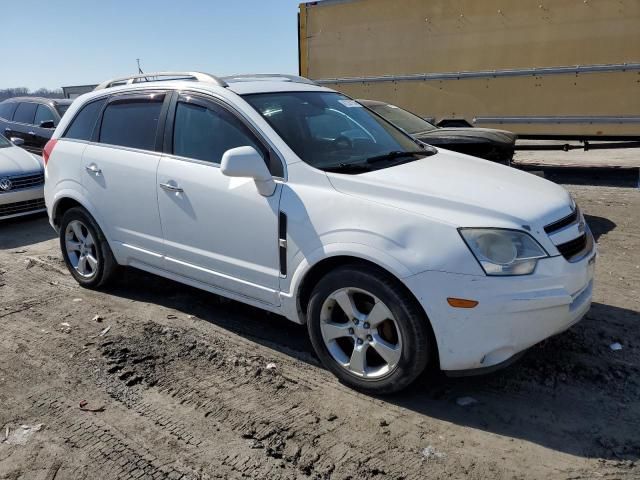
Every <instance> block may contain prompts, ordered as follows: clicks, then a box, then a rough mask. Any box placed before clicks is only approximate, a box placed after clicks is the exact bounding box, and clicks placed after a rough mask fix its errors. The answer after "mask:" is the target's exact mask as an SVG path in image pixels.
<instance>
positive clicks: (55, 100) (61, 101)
mask: <svg viewBox="0 0 640 480" xmlns="http://www.w3.org/2000/svg"><path fill="white" fill-rule="evenodd" d="M4 102H7V103H11V102H31V103H44V104H47V105H71V104H72V103H73V100H70V99H68V98H44V97H11V98H7V99H6V100H5V101H4ZM4 102H2V103H4Z"/></svg>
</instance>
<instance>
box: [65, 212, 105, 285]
mask: <svg viewBox="0 0 640 480" xmlns="http://www.w3.org/2000/svg"><path fill="white" fill-rule="evenodd" d="M60 249H61V250H62V257H63V258H64V263H65V264H66V265H67V268H68V269H69V272H71V275H72V276H73V278H75V279H76V281H77V282H78V283H79V284H80V285H81V286H83V287H85V288H91V289H95V288H100V287H103V286H105V285H107V284H108V283H109V282H110V281H111V280H112V279H113V277H114V276H115V273H116V269H117V263H116V261H115V259H114V257H113V253H112V252H111V247H109V243H108V242H107V239H106V238H105V236H104V234H103V233H102V230H100V227H99V226H98V224H97V223H96V221H95V220H94V219H93V218H92V217H91V215H89V213H88V212H87V211H86V210H85V209H84V208H82V207H74V208H70V209H69V210H67V211H66V212H65V213H64V215H63V216H62V220H61V221H60Z"/></svg>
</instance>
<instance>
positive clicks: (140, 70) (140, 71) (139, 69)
mask: <svg viewBox="0 0 640 480" xmlns="http://www.w3.org/2000/svg"><path fill="white" fill-rule="evenodd" d="M136 62H137V64H138V73H139V74H140V75H142V74H143V73H144V72H143V71H142V68H141V67H140V59H139V58H136Z"/></svg>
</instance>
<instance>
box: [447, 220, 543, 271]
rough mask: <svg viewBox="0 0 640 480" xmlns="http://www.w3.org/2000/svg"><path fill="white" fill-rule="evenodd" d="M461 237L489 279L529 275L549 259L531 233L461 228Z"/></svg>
mask: <svg viewBox="0 0 640 480" xmlns="http://www.w3.org/2000/svg"><path fill="white" fill-rule="evenodd" d="M459 231H460V235H462V238H463V239H464V241H465V243H466V244H467V246H468V247H469V250H471V253H473V256H474V257H476V260H478V263H479V264H480V266H481V267H482V269H483V270H484V272H485V273H486V274H487V275H528V274H530V273H533V271H534V270H535V269H536V264H537V263H538V259H540V258H544V257H548V256H549V255H548V254H547V252H545V251H544V249H543V248H542V247H541V246H540V244H539V243H538V242H536V241H535V240H534V238H533V237H532V236H531V235H529V234H528V233H525V232H521V231H519V230H504V229H498V228H461V229H460V230H459Z"/></svg>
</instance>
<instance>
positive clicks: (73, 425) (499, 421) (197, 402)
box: [0, 186, 640, 480]
mask: <svg viewBox="0 0 640 480" xmlns="http://www.w3.org/2000/svg"><path fill="white" fill-rule="evenodd" d="M568 188H569V189H570V190H571V191H572V192H573V193H574V194H575V196H576V198H577V200H578V202H579V203H580V205H581V207H582V209H583V211H584V212H585V213H586V214H587V215H588V217H587V219H588V222H589V224H590V225H591V227H592V229H593V230H594V232H595V234H596V236H597V238H598V245H599V251H600V256H599V259H598V262H597V277H596V281H597V285H596V291H595V298H594V304H593V308H592V310H591V312H590V313H589V314H588V315H587V317H586V318H585V319H584V320H583V321H582V322H581V323H579V324H578V325H576V326H575V327H573V328H572V329H571V330H569V331H567V332H565V333H563V334H561V335H559V336H557V337H554V338H551V339H549V340H547V341H545V342H543V343H542V344H540V345H538V346H536V347H534V348H532V349H531V350H530V351H529V352H528V353H527V354H526V355H525V356H524V357H523V358H522V359H521V360H520V361H519V362H518V363H516V364H515V365H513V366H511V367H509V368H508V369H506V370H503V371H501V372H499V373H495V374H491V375H489V376H482V377H471V378H457V379H448V378H446V377H444V376H441V375H438V374H430V375H425V376H424V377H423V378H421V379H420V381H419V382H418V383H417V384H416V385H415V386H413V387H412V388H410V389H409V390H408V391H406V392H404V393H401V394H398V395H395V396H391V397H384V398H373V397H369V396H366V395H362V394H359V393H356V392H354V391H352V390H349V389H348V388H346V387H344V386H342V385H340V384H339V383H338V382H337V381H336V380H335V378H334V377H333V376H332V375H330V374H329V373H328V372H327V371H325V370H324V369H323V368H321V367H320V366H319V364H318V362H317V360H316V358H315V356H314V354H313V352H312V349H311V346H310V344H309V342H308V340H307V338H306V330H305V328H303V327H300V326H296V325H294V324H292V323H289V322H287V321H286V320H284V319H282V318H280V317H278V316H275V315H270V314H267V313H264V312H262V311H259V310H256V309H253V308H250V307H247V306H243V305H241V304H239V303H235V302H230V301H226V300H223V299H221V298H219V297H217V296H215V295H211V294H208V293H203V292H200V291H197V290H194V289H192V288H189V287H185V286H181V285H179V284H176V283H173V282H170V281H167V280H163V279H159V278H155V277H152V276H150V275H147V274H144V273H141V272H137V271H133V270H129V271H125V272H124V275H123V277H122V280H121V281H119V282H118V283H117V284H116V285H115V286H113V287H112V288H111V289H109V290H108V291H104V292H92V291H88V290H83V289H81V288H80V287H78V286H77V285H76V284H75V282H74V281H73V280H72V278H71V277H70V276H69V275H68V273H66V270H65V268H64V265H63V263H62V260H61V258H60V254H59V248H58V244H57V240H56V239H55V237H54V233H53V231H52V230H51V229H50V227H49V225H48V224H47V221H46V219H45V218H43V217H38V218H31V219H27V220H19V221H17V220H16V221H11V222H5V223H4V224H2V225H0V427H1V428H0V479H6V480H8V479H11V480H19V479H20V480H22V479H25V480H26V479H35V480H53V479H56V480H67V479H129V478H135V479H138V478H142V479H151V478H153V479H158V478H169V479H179V478H182V479H211V478H256V479H279V478H283V479H308V478H318V479H320V478H331V479H378V478H380V479H382V478H390V479H426V478H429V479H440V478H472V479H503V478H504V479H506V478H509V479H525V478H526V479H528V478H541V479H542V478H545V479H547V478H559V479H569V478H570V479H597V478H604V479H614V478H615V479H627V478H640V461H639V458H640V375H639V371H640V313H639V312H640V192H639V191H638V190H637V189H624V188H609V187H582V186H581V187H568ZM616 342H618V343H620V345H621V346H622V349H621V350H612V349H611V348H610V345H612V344H614V343H616ZM464 397H472V398H473V399H474V400H475V401H476V402H475V403H471V404H470V405H464V406H462V405H460V404H459V403H465V402H462V401H461V399H462V398H464ZM85 402H86V403H85ZM81 404H82V405H84V407H83V409H82V408H81V407H80V405H81ZM86 410H97V411H95V412H91V411H86ZM23 425H24V426H28V427H31V428H23V427H22V426H23Z"/></svg>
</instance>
